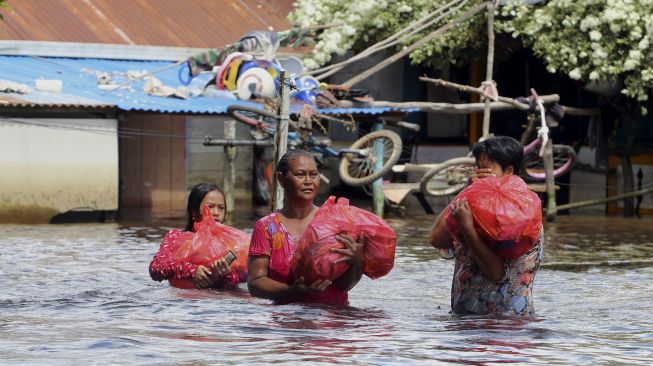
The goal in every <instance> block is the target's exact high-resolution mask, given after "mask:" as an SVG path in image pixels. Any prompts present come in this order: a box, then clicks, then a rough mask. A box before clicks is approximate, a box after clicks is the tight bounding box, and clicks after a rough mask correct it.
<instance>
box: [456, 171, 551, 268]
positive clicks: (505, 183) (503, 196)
mask: <svg viewBox="0 0 653 366" xmlns="http://www.w3.org/2000/svg"><path fill="white" fill-rule="evenodd" d="M461 199H466V200H467V202H468V203H469V208H470V209H471V211H472V215H473V216H474V227H475V228H476V231H477V232H478V233H479V235H480V236H481V237H482V238H483V240H484V241H485V242H486V243H487V244H488V245H489V246H490V247H491V248H492V249H493V250H494V251H495V252H496V253H497V254H498V255H499V256H500V257H502V258H505V259H517V258H519V257H520V256H521V255H523V254H524V253H526V252H527V251H528V250H529V249H531V248H532V247H533V245H534V244H535V243H536V241H537V238H538V236H539V234H540V230H541V229H542V203H541V201H540V198H539V197H538V196H537V194H535V192H532V191H531V190H529V189H528V187H527V186H526V183H525V182H524V181H523V180H522V179H521V178H520V177H518V176H516V175H507V176H505V177H503V178H497V177H487V178H483V179H480V180H478V181H476V182H475V183H473V184H472V185H470V186H469V187H467V188H465V190H463V191H462V192H460V194H458V196H457V197H456V199H454V202H456V201H458V200H461ZM445 220H446V223H447V228H448V229H449V232H451V234H452V235H453V236H454V237H455V238H456V239H457V240H460V238H461V237H462V234H461V233H460V228H459V227H458V222H457V221H456V219H455V218H454V217H453V214H452V213H451V209H449V210H447V212H446V214H445Z"/></svg>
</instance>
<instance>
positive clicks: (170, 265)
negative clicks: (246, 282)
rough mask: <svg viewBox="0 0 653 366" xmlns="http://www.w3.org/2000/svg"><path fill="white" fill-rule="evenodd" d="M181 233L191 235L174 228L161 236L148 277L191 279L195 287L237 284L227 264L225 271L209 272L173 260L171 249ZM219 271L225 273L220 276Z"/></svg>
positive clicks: (186, 262) (175, 245)
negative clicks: (159, 245)
mask: <svg viewBox="0 0 653 366" xmlns="http://www.w3.org/2000/svg"><path fill="white" fill-rule="evenodd" d="M182 235H189V236H192V233H188V232H184V231H181V230H176V229H175V230H170V231H168V232H167V233H166V234H165V236H164V237H163V240H162V242H161V247H160V248H159V251H158V252H157V253H156V254H155V255H154V258H153V259H152V262H151V263H150V268H149V269H150V277H152V279H153V280H155V281H159V282H160V281H163V280H170V279H172V278H176V279H185V280H192V281H193V283H194V284H195V287H197V288H207V287H236V286H238V275H237V274H233V273H231V272H233V271H231V268H228V266H227V270H226V271H223V272H220V271H218V272H216V271H214V272H211V270H209V268H207V267H205V266H202V265H198V264H194V263H191V262H189V261H179V260H175V259H174V258H173V251H174V249H175V248H176V247H177V245H178V243H177V242H176V240H178V239H179V236H182ZM220 273H226V275H224V276H221V275H220ZM234 276H235V278H234Z"/></svg>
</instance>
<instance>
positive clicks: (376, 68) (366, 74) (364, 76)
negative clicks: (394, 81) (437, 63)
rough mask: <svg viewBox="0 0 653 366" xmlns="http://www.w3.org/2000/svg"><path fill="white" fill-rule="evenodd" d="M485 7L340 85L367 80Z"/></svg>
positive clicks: (466, 14) (474, 9)
mask: <svg viewBox="0 0 653 366" xmlns="http://www.w3.org/2000/svg"><path fill="white" fill-rule="evenodd" d="M486 6H487V3H485V2H483V3H481V4H478V5H476V6H474V7H472V8H470V9H469V10H467V11H466V12H465V13H464V14H462V15H461V16H459V17H458V18H456V19H454V20H452V21H451V22H449V23H447V24H446V25H444V26H443V27H441V28H439V29H437V30H435V31H433V32H431V33H429V34H428V35H427V36H425V37H424V38H422V39H420V40H419V41H417V42H415V43H413V44H412V45H410V46H408V47H406V48H404V49H402V50H401V51H399V52H397V53H395V54H394V55H392V56H390V57H388V58H387V59H385V60H383V61H381V62H379V63H378V64H376V65H374V66H373V67H371V68H369V69H367V70H365V71H363V72H362V73H360V74H358V75H356V76H355V77H353V78H351V79H349V80H347V81H345V82H344V83H343V84H342V85H344V86H353V85H355V84H358V83H360V82H361V81H363V80H365V79H367V78H368V77H370V76H372V75H374V74H376V73H377V72H379V71H381V70H383V69H384V68H386V67H387V66H389V65H390V64H392V63H394V62H395V61H397V60H399V59H401V58H402V57H404V56H406V55H407V54H409V53H411V52H413V51H414V50H416V49H417V48H419V47H421V46H423V45H424V44H426V43H427V42H430V41H431V40H433V39H434V38H436V37H438V36H440V35H441V34H442V33H444V32H446V31H448V30H449V29H451V28H453V27H455V26H456V25H458V24H460V23H462V22H464V21H466V20H468V19H469V18H471V17H473V16H474V15H476V14H477V13H479V12H480V11H481V10H483V8H485V7H486Z"/></svg>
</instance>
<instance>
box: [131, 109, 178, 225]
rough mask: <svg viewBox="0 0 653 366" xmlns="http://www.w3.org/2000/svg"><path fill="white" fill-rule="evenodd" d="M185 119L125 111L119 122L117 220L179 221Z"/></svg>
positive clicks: (175, 116)
mask: <svg viewBox="0 0 653 366" xmlns="http://www.w3.org/2000/svg"><path fill="white" fill-rule="evenodd" d="M185 121H186V117H185V116H182V115H168V114H150V113H142V112H129V113H127V114H126V116H125V118H124V119H121V120H120V121H119V133H120V138H119V156H120V163H119V165H120V168H119V171H120V217H121V218H122V219H126V220H129V219H159V218H175V219H176V218H183V217H184V215H185V211H184V210H185V204H186V202H185V201H186V195H187V188H186V163H185V159H186V154H185V133H186V131H185V130H186V127H185Z"/></svg>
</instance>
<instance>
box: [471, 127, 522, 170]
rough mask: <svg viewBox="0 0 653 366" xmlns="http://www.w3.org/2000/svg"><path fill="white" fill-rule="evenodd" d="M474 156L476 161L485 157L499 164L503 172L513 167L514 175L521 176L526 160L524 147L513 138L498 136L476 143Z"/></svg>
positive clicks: (473, 150)
mask: <svg viewBox="0 0 653 366" xmlns="http://www.w3.org/2000/svg"><path fill="white" fill-rule="evenodd" d="M472 154H473V155H474V158H476V161H478V160H479V159H480V157H481V156H482V155H485V156H486V157H487V158H489V159H490V160H492V161H495V162H496V163H497V164H499V165H500V166H501V169H503V170H506V169H507V168H508V167H509V166H511V167H512V169H513V174H515V175H519V171H520V169H521V163H522V159H523V158H524V145H522V143H521V142H519V141H517V140H515V139H514V138H512V137H508V136H496V137H491V138H489V139H487V140H484V141H480V142H477V143H475V144H474V147H472Z"/></svg>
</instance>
